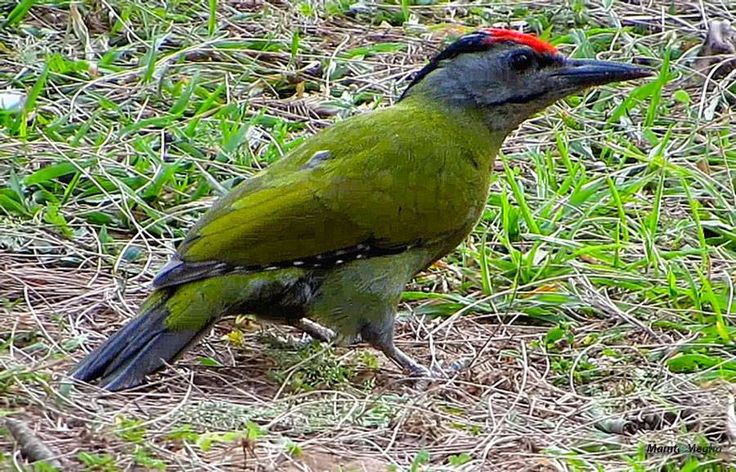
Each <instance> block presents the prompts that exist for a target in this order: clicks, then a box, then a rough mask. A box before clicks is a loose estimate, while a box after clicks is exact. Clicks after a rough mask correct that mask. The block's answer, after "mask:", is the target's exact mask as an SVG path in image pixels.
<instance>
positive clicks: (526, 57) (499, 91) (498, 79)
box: [405, 43, 650, 130]
mask: <svg viewBox="0 0 736 472" xmlns="http://www.w3.org/2000/svg"><path fill="white" fill-rule="evenodd" d="M647 75H650V72H649V71H648V70H646V69H642V68H639V67H636V66H632V65H628V64H620V63H616V62H606V61H578V60H572V59H567V58H565V57H564V56H562V55H561V54H549V53H538V52H536V51H534V50H533V49H532V48H530V47H528V46H523V45H519V44H515V43H499V44H494V45H493V46H491V47H489V48H488V49H487V50H483V51H477V52H468V53H463V54H460V55H458V56H455V57H452V58H449V59H446V60H442V61H440V62H437V63H435V67H434V68H433V69H432V70H431V71H429V72H427V73H426V75H425V76H424V77H423V78H422V79H421V80H420V81H419V82H417V83H415V84H413V86H412V87H411V88H410V89H409V90H408V91H407V93H406V94H405V96H411V95H413V94H415V93H421V94H422V95H425V96H426V95H429V96H431V97H432V98H434V99H436V100H442V101H444V102H447V103H448V104H452V105H456V106H461V107H472V108H476V109H481V110H483V111H484V112H492V113H486V114H487V115H490V116H489V118H493V120H492V122H489V126H490V127H492V128H496V129H499V130H510V129H513V128H515V127H516V126H518V125H519V123H521V122H522V121H524V120H525V119H526V118H528V117H529V116H531V115H533V114H534V113H536V112H538V111H541V110H542V109H544V108H545V107H547V106H549V105H551V104H552V103H554V102H555V101H557V100H559V99H560V98H562V97H565V96H567V95H570V94H572V93H575V92H578V91H580V90H583V89H585V88H587V87H590V86H593V85H601V84H605V83H609V82H616V81H621V80H629V79H634V78H639V77H644V76H647Z"/></svg>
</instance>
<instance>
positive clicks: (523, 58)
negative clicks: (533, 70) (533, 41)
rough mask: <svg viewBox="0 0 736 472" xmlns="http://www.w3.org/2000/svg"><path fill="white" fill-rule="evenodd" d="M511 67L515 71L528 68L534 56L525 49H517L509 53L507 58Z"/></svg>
mask: <svg viewBox="0 0 736 472" xmlns="http://www.w3.org/2000/svg"><path fill="white" fill-rule="evenodd" d="M509 62H510V65H511V68H512V69H514V70H516V71H523V70H525V69H528V68H529V66H531V65H532V62H534V58H533V57H532V55H531V54H530V53H529V52H527V51H519V52H516V53H514V54H512V55H511V57H510V58H509Z"/></svg>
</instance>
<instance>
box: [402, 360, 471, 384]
mask: <svg viewBox="0 0 736 472" xmlns="http://www.w3.org/2000/svg"><path fill="white" fill-rule="evenodd" d="M468 365H470V360H469V359H457V360H455V361H453V362H451V363H450V365H448V366H447V367H446V368H444V369H443V368H442V366H440V364H438V363H434V362H433V363H432V367H431V368H427V367H425V366H423V365H421V364H416V363H415V364H414V365H412V366H411V367H410V368H409V372H410V376H411V377H412V378H413V379H414V388H416V389H417V390H427V389H428V388H429V387H430V385H431V384H432V382H436V381H439V380H449V379H450V378H451V377H452V376H454V375H456V374H458V373H460V372H461V371H462V370H463V369H465V368H466V367H468Z"/></svg>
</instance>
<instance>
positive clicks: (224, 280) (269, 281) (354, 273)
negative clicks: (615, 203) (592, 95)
mask: <svg viewBox="0 0 736 472" xmlns="http://www.w3.org/2000/svg"><path fill="white" fill-rule="evenodd" d="M649 75H651V72H650V70H649V69H647V68H643V67H640V66H637V65H633V64H626V63H618V62H610V61H599V60H582V59H571V58H568V57H566V56H564V55H563V54H562V53H560V52H559V51H558V50H557V49H556V48H555V47H554V46H553V45H551V44H550V43H549V42H546V41H544V40H542V39H540V38H539V37H537V36H534V35H531V34H527V33H523V32H519V31H514V30H509V29H504V28H485V29H480V30H477V31H474V32H471V33H468V34H465V35H463V36H461V37H459V38H458V39H456V40H455V41H454V42H452V43H451V44H450V45H449V46H447V47H446V48H445V49H443V50H441V51H440V52H439V53H437V54H436V55H435V56H434V57H433V58H431V60H430V61H429V62H428V63H427V64H426V65H425V66H424V67H423V68H421V69H420V70H419V71H418V72H416V73H415V74H414V75H413V77H411V78H410V79H409V80H407V81H408V82H409V83H408V85H407V86H406V88H405V90H404V91H403V93H402V94H401V95H400V96H399V98H398V99H397V100H396V102H395V103H394V104H392V105H391V106H388V107H384V108H379V109H376V110H373V111H370V112H366V113H362V114H358V115H354V116H352V117H349V118H347V119H344V120H343V121H339V122H337V123H335V124H333V125H332V126H329V127H327V128H325V129H323V130H321V131H319V132H318V133H317V134H315V135H313V136H311V137H310V138H308V139H306V140H304V141H303V142H302V143H301V144H300V145H299V146H298V147H296V148H295V149H294V150H292V151H290V152H289V153H288V154H286V155H285V156H284V157H282V158H281V159H280V160H278V161H276V162H275V163H273V164H272V165H270V166H269V167H268V168H266V169H265V170H264V171H262V172H261V173H259V174H257V175H256V176H254V177H252V178H250V179H247V180H245V181H243V182H242V183H240V184H239V185H237V186H236V187H235V188H233V189H232V190H231V191H230V192H229V193H227V194H226V195H224V196H223V197H221V198H220V199H218V200H217V201H216V202H215V203H214V205H213V206H212V207H211V208H210V209H209V210H208V211H206V212H205V213H204V214H203V215H202V217H201V218H200V219H199V220H198V222H197V223H195V224H194V226H193V227H192V228H191V230H189V231H188V233H187V235H186V236H185V237H184V239H183V240H182V241H181V242H180V244H179V245H178V247H177V249H176V253H175V254H174V255H173V256H172V258H171V260H170V261H169V262H168V263H167V264H166V265H165V266H164V267H163V268H162V269H161V270H160V272H158V274H157V275H156V276H155V278H154V279H153V283H152V285H153V291H152V292H151V294H150V295H149V296H148V298H147V299H146V300H145V301H144V302H143V304H142V306H141V307H140V311H139V314H138V316H137V317H135V318H133V319H132V320H130V321H129V322H128V323H127V324H125V325H124V326H123V327H122V328H121V329H120V330H119V331H117V332H116V333H114V334H113V335H112V336H110V337H109V338H108V339H107V340H106V341H104V342H103V343H102V344H101V345H100V346H99V347H98V348H96V349H95V350H94V351H92V352H91V353H90V354H89V355H87V356H86V358H85V359H83V360H82V361H81V362H80V363H79V364H78V365H77V366H76V367H75V368H74V369H73V371H72V372H71V374H70V375H71V377H72V378H74V379H77V380H78V381H82V382H87V383H92V382H97V383H98V385H99V386H100V387H102V388H104V389H106V390H109V391H117V390H124V389H129V388H133V387H137V386H140V385H142V384H145V383H146V378H147V376H148V375H150V374H152V373H154V372H156V371H158V370H160V369H162V368H163V367H165V366H166V365H168V364H170V363H172V362H174V361H175V360H176V359H177V358H178V357H179V356H180V355H181V354H182V353H183V352H184V351H185V350H187V349H188V348H189V347H190V346H192V344H194V343H196V342H197V341H198V340H199V339H200V338H202V337H203V336H205V335H206V334H207V333H208V332H209V331H210V330H211V327H212V325H213V324H214V323H216V322H217V321H218V320H220V319H221V318H223V317H224V316H228V315H234V314H239V313H249V314H254V315H255V316H256V317H257V318H258V319H261V320H265V321H268V322H276V323H283V324H285V325H291V326H294V327H297V328H299V329H301V330H303V331H304V332H306V333H307V334H309V335H311V336H312V337H314V338H316V339H317V340H321V341H335V342H345V340H351V339H362V340H363V341H364V342H366V343H368V344H369V345H370V346H372V347H373V348H375V349H377V350H379V351H381V352H383V353H384V354H385V355H386V356H387V358H389V359H390V360H392V361H393V362H395V363H396V364H397V365H398V366H399V367H400V368H402V369H403V370H404V371H405V372H406V373H407V374H408V376H409V377H430V378H432V376H435V375H436V372H433V371H431V370H430V369H428V368H427V367H425V366H424V365H423V364H421V363H420V362H418V361H416V360H415V359H414V358H412V357H411V356H409V355H408V354H406V353H405V352H404V351H402V350H400V349H399V348H398V347H397V346H396V344H395V343H394V320H395V315H396V312H397V307H398V304H399V301H400V297H401V294H402V292H403V290H404V287H405V285H406V284H407V283H409V282H410V281H411V280H412V278H413V277H414V276H415V275H416V274H417V273H419V272H421V271H423V270H425V269H426V268H428V267H429V266H431V265H432V264H433V263H434V262H435V261H437V260H439V259H441V258H442V257H443V256H445V255H447V254H448V253H450V252H451V251H452V250H453V249H454V248H455V247H457V246H458V245H459V244H460V243H461V242H462V241H463V240H464V239H465V238H466V237H467V236H468V235H469V234H470V232H471V231H472V229H473V227H474V226H475V225H476V223H477V222H478V220H479V218H480V217H481V214H482V212H483V210H484V208H485V205H486V201H487V199H488V195H489V186H490V176H491V171H492V169H493V162H494V158H495V156H496V154H497V153H498V151H499V148H500V147H501V144H502V143H503V141H504V139H505V137H506V136H507V135H509V134H510V133H511V132H512V131H513V130H514V129H516V128H517V127H518V126H519V125H520V124H521V123H522V122H523V121H524V120H526V119H527V118H529V117H531V116H533V115H534V114H536V113H538V112H540V111H542V110H543V109H545V108H546V107H548V106H549V105H551V104H553V103H554V102H556V101H557V100H559V99H561V98H563V97H566V96H568V95H571V94H575V93H577V92H580V91H582V90H584V89H586V88H588V87H591V86H597V85H602V84H607V83H611V82H619V81H626V80H632V79H638V78H643V77H646V76H649Z"/></svg>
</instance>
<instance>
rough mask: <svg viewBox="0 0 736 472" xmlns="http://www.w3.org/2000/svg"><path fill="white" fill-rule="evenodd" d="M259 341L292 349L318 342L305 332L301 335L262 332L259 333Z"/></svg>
mask: <svg viewBox="0 0 736 472" xmlns="http://www.w3.org/2000/svg"><path fill="white" fill-rule="evenodd" d="M261 341H262V342H263V343H264V344H267V345H269V346H271V347H273V348H276V349H290V350H294V351H298V350H300V349H304V348H305V347H307V346H311V345H312V344H315V343H318V342H320V341H319V340H317V339H314V338H313V337H312V336H310V335H308V334H306V333H304V334H302V335H301V336H293V335H289V334H287V335H281V334H275V333H264V334H263V335H261Z"/></svg>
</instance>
